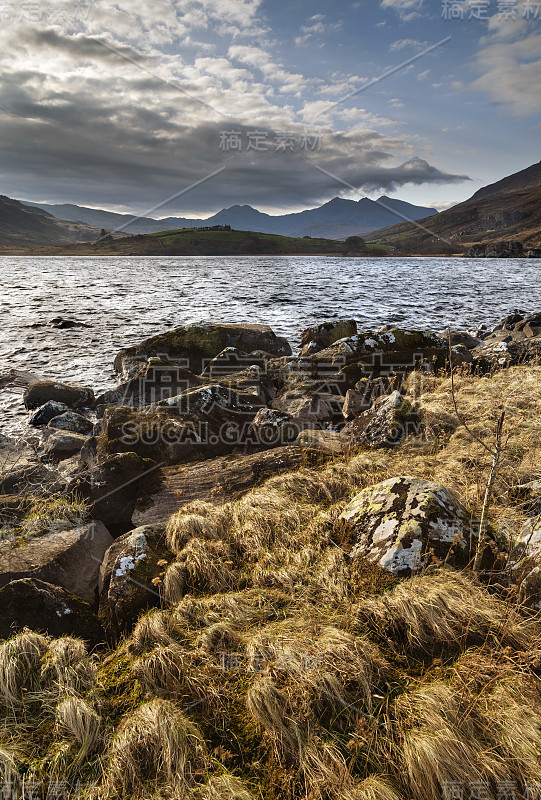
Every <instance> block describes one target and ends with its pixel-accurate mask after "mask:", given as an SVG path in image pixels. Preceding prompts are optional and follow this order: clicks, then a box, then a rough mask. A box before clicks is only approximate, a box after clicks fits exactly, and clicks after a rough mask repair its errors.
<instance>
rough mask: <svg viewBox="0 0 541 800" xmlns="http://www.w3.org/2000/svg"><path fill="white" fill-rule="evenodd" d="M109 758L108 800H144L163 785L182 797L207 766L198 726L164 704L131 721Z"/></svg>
mask: <svg viewBox="0 0 541 800" xmlns="http://www.w3.org/2000/svg"><path fill="white" fill-rule="evenodd" d="M107 758H108V763H107V772H106V781H105V783H104V787H103V792H102V796H104V797H143V796H145V794H147V793H148V792H149V789H155V790H156V789H158V787H159V786H160V785H161V786H167V787H171V788H172V789H173V790H174V791H175V792H176V793H177V796H179V797H182V796H184V793H185V791H186V789H188V788H189V787H190V786H193V785H194V784H195V783H196V782H197V778H198V777H200V776H202V775H203V774H204V770H205V766H206V763H207V757H206V755H205V749H204V744H203V739H202V736H201V734H200V732H199V731H198V730H197V728H196V726H195V725H194V724H193V723H192V722H190V720H189V719H187V718H186V717H185V716H184V714H183V713H182V711H181V710H180V709H179V708H177V706H175V704H174V703H172V702H170V701H166V700H159V699H155V700H151V701H150V702H149V703H146V704H144V705H142V706H140V708H138V709H137V710H136V711H135V712H133V713H132V714H130V715H129V716H127V717H126V719H125V720H124V721H123V722H122V723H121V725H120V726H119V729H118V730H117V732H116V733H115V736H114V739H113V741H112V744H111V747H110V750H109V753H108V756H107Z"/></svg>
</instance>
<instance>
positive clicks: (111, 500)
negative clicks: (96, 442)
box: [88, 453, 159, 534]
mask: <svg viewBox="0 0 541 800" xmlns="http://www.w3.org/2000/svg"><path fill="white" fill-rule="evenodd" d="M157 469H159V467H158V466H157V465H156V463H155V462H154V461H151V460H149V459H144V458H141V457H140V456H138V455H137V454H136V453H119V454H117V455H113V456H111V457H110V458H107V459H105V460H104V461H102V462H101V463H100V464H98V465H97V466H96V467H95V469H94V470H93V471H92V472H91V475H90V492H89V498H88V499H89V500H90V502H91V504H92V516H93V517H94V518H95V519H99V520H101V522H103V523H104V525H105V526H106V527H107V528H108V530H110V531H111V532H112V533H113V534H116V533H117V532H119V531H120V532H122V533H123V532H124V531H125V530H126V528H130V527H131V518H132V514H133V510H134V508H135V503H136V500H137V495H138V491H139V487H140V485H141V481H142V480H143V479H144V478H145V477H150V476H152V474H153V473H154V472H156V470H157Z"/></svg>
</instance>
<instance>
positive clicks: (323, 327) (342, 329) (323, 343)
mask: <svg viewBox="0 0 541 800" xmlns="http://www.w3.org/2000/svg"><path fill="white" fill-rule="evenodd" d="M356 333H357V323H356V322H355V320H353V319H337V320H333V321H332V322H321V323H319V324H318V325H311V326H310V327H309V328H306V329H305V330H304V331H303V332H302V333H301V355H311V354H313V353H317V352H318V351H319V350H324V349H325V348H326V347H330V346H331V345H332V344H334V343H335V342H336V341H338V339H345V338H347V337H350V336H355V334H356Z"/></svg>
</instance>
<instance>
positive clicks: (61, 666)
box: [41, 636, 96, 694]
mask: <svg viewBox="0 0 541 800" xmlns="http://www.w3.org/2000/svg"><path fill="white" fill-rule="evenodd" d="M95 679H96V664H95V662H94V661H93V660H92V659H91V658H90V657H89V656H88V653H87V651H86V646H85V643H84V642H83V641H82V639H75V638H73V637H71V636H62V637H61V638H60V639H53V641H52V642H51V644H50V645H49V649H48V651H47V654H46V656H45V658H44V659H43V662H42V666H41V680H42V683H43V684H44V685H48V686H51V687H52V688H53V691H55V692H56V693H57V694H63V693H67V692H69V693H71V694H74V693H75V694H84V693H85V692H87V691H89V689H91V688H92V686H93V685H94V681H95Z"/></svg>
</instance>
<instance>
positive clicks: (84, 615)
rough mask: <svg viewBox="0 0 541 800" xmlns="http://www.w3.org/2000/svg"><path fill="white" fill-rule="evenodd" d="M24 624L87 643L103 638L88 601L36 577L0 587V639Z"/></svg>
mask: <svg viewBox="0 0 541 800" xmlns="http://www.w3.org/2000/svg"><path fill="white" fill-rule="evenodd" d="M23 628H31V629H32V630H35V631H40V632H43V633H46V634H48V635H49V636H53V637H60V636H75V637H77V638H80V639H84V640H85V642H87V644H88V645H89V646H90V647H95V646H96V645H98V644H101V643H102V642H104V641H105V634H104V631H103V628H102V626H101V624H100V622H99V620H98V618H97V617H96V615H95V614H94V613H93V612H92V609H91V608H90V606H89V604H88V603H85V602H84V601H83V600H81V599H80V598H79V597H76V596H75V595H73V594H70V592H67V591H66V590H65V589H63V588H62V587H60V586H54V585H53V584H51V583H47V582H46V581H40V580H37V579H35V578H21V579H19V580H16V581H11V583H8V584H7V585H6V586H4V587H3V588H2V589H0V639H8V638H9V637H10V636H13V634H15V633H17V632H18V631H21V630H22V629H23Z"/></svg>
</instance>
